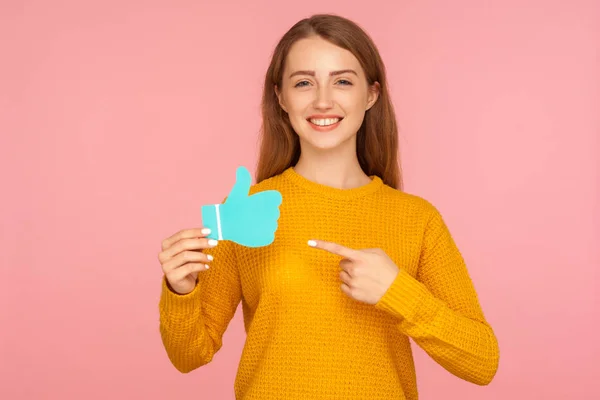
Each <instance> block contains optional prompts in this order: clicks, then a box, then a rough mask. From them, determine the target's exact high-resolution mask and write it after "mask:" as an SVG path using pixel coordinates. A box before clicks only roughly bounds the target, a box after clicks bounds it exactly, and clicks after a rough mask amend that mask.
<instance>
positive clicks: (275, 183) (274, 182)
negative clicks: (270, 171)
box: [249, 174, 283, 194]
mask: <svg viewBox="0 0 600 400" xmlns="http://www.w3.org/2000/svg"><path fill="white" fill-rule="evenodd" d="M282 184H283V174H278V175H275V176H272V177H270V178H267V179H264V180H262V181H260V182H258V183H255V184H253V185H252V186H250V193H249V194H254V193H258V192H264V191H266V190H278V189H280V188H281V186H282Z"/></svg>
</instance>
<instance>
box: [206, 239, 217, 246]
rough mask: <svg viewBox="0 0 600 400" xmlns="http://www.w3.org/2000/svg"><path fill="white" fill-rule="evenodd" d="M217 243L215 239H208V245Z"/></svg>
mask: <svg viewBox="0 0 600 400" xmlns="http://www.w3.org/2000/svg"><path fill="white" fill-rule="evenodd" d="M218 243H219V242H217V241H216V240H215V239H208V245H209V246H216V245H217V244H218Z"/></svg>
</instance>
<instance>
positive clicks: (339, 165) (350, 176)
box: [294, 145, 371, 189]
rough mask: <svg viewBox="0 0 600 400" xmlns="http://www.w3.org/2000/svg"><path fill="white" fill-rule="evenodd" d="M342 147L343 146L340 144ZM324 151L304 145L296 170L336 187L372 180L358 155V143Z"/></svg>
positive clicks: (310, 178) (319, 181) (355, 185)
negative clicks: (364, 169) (363, 168)
mask: <svg viewBox="0 0 600 400" xmlns="http://www.w3.org/2000/svg"><path fill="white" fill-rule="evenodd" d="M340 147H342V146H340ZM343 147H346V148H345V149H344V148H336V149H332V150H326V151H322V150H319V149H314V148H307V146H303V148H302V151H301V154H300V158H299V160H298V163H297V164H296V165H295V166H294V171H296V172H297V173H298V174H300V175H302V176H303V177H305V178H306V179H308V180H310V181H313V182H315V183H319V184H322V185H326V186H330V187H333V188H336V189H353V188H357V187H360V186H363V185H366V184H368V183H369V182H371V178H369V176H367V174H365V173H364V171H363V170H362V168H361V167H360V164H359V162H358V157H357V156H356V145H354V146H343Z"/></svg>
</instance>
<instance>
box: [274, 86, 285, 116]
mask: <svg viewBox="0 0 600 400" xmlns="http://www.w3.org/2000/svg"><path fill="white" fill-rule="evenodd" d="M273 90H275V95H276V96H277V100H278V101H279V106H280V107H281V108H282V109H283V111H285V112H287V110H286V108H285V104H284V103H283V96H282V94H281V91H280V90H279V88H278V87H277V85H275V86H273Z"/></svg>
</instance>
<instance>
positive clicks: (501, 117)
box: [0, 0, 600, 400]
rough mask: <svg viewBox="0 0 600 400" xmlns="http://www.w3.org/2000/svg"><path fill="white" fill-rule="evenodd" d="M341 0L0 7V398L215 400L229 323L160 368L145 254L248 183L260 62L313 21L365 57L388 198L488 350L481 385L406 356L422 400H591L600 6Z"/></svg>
mask: <svg viewBox="0 0 600 400" xmlns="http://www.w3.org/2000/svg"><path fill="white" fill-rule="evenodd" d="M352 4H353V2H349V1H347V0H345V1H304V2H300V3H298V2H285V1H283V2H282V1H280V2H274V1H265V0H260V1H256V0H253V1H244V0H238V1H215V2H210V3H208V2H202V1H182V0H180V1H166V0H163V1H157V0H155V1H116V0H110V1H106V0H105V1H75V0H70V1H68V0H55V1H52V2H50V1H12V2H9V1H3V2H2V4H1V5H0V46H1V47H0V51H1V52H0V57H1V62H0V72H1V73H0V132H1V142H0V165H1V167H2V168H1V171H2V172H0V174H1V183H2V208H1V211H0V212H1V218H2V221H1V224H0V225H1V227H2V231H1V232H2V237H1V246H2V249H1V252H0V256H1V260H0V261H1V264H0V265H1V268H2V278H1V279H0V285H1V287H0V296H1V297H0V301H1V304H2V307H1V308H0V339H1V340H0V346H1V347H0V351H1V353H0V398H6V399H8V398H10V399H89V400H91V399H108V398H110V399H164V398H180V399H183V398H203V399H232V398H233V380H234V377H235V372H236V368H237V362H238V360H239V355H240V352H241V349H242V345H243V340H244V332H243V327H242V323H241V314H240V313H239V310H238V314H237V315H236V317H235V318H234V321H233V322H232V324H231V325H230V329H229V330H228V331H227V333H226V335H225V339H224V342H225V345H224V347H223V349H222V350H221V351H220V352H219V353H218V354H217V356H216V357H215V359H214V361H213V362H212V363H211V364H210V365H208V366H206V367H203V368H201V369H199V370H196V371H194V372H193V373H191V374H190V375H182V374H180V373H178V372H177V371H176V370H175V368H174V367H172V366H171V365H170V363H169V361H168V359H167V356H166V354H165V351H164V349H163V347H162V344H161V341H160V336H159V332H158V308H157V303H158V298H159V289H160V279H161V270H160V266H159V264H158V261H157V257H156V256H157V253H158V251H159V249H160V242H161V240H162V239H163V238H165V237H166V236H168V235H170V234H172V233H174V232H176V231H178V230H180V229H183V228H189V227H196V226H199V225H200V206H201V205H202V204H204V203H208V202H217V201H220V200H221V199H222V198H223V196H224V195H225V194H226V193H227V191H228V190H229V188H230V186H231V185H232V184H233V181H234V176H235V167H237V166H238V165H246V166H248V167H249V168H250V170H251V171H254V165H255V161H256V151H255V148H256V140H257V132H258V129H259V122H260V120H259V117H260V116H259V101H260V92H261V82H262V80H263V74H264V72H265V69H266V67H267V64H268V61H269V55H270V52H271V51H272V49H273V47H274V45H275V43H276V41H277V40H278V39H279V38H280V36H281V35H282V34H283V33H284V32H285V31H286V30H287V29H288V28H289V27H290V26H291V25H292V24H293V23H294V22H296V21H297V20H298V19H300V18H302V17H304V16H308V15H310V14H312V13H316V12H335V13H340V14H341V15H344V16H347V17H349V18H352V19H355V20H356V21H357V22H359V23H360V24H361V25H362V26H364V27H365V28H366V29H367V31H368V32H369V33H370V34H371V35H372V37H373V38H374V40H375V42H376V43H377V44H378V46H379V48H380V50H381V53H382V55H383V57H384V60H385V62H386V65H387V69H388V72H389V78H390V82H391V90H392V93H393V100H394V103H395V106H396V109H397V111H398V118H399V124H400V127H401V145H402V158H403V166H404V170H405V174H406V175H405V179H406V190H407V191H408V192H411V193H415V194H418V195H420V196H423V197H425V198H427V199H429V200H430V201H432V202H433V203H434V204H436V205H437V206H438V208H439V209H440V210H441V211H442V213H443V215H444V216H445V217H446V219H447V221H448V223H449V225H450V228H451V231H452V232H453V234H454V236H455V239H456V241H457V243H458V244H459V247H460V248H461V250H462V251H463V253H464V256H465V258H466V260H467V263H468V265H469V268H470V272H471V275H472V277H473V280H474V282H475V285H476V287H477V290H478V292H479V294H480V300H481V302H482V305H483V307H484V310H485V313H486V316H487V317H488V319H489V320H490V322H491V323H492V324H493V326H494V328H495V330H496V333H497V335H498V338H499V342H500V347H501V361H500V368H499V371H498V374H497V376H496V379H495V380H494V381H493V382H492V384H491V385H490V386H488V387H483V388H482V387H477V386H474V385H472V384H469V383H466V382H463V381H461V380H459V379H458V378H455V377H453V376H451V375H450V374H449V373H447V372H445V371H444V370H443V369H442V368H441V367H439V366H437V364H435V363H434V362H433V361H432V360H430V359H429V358H428V357H427V356H426V355H425V354H424V353H423V352H422V351H421V350H420V349H419V348H417V347H415V352H416V362H417V371H418V378H419V388H420V392H421V398H422V399H440V398H444V399H464V400H468V399H508V398H510V399H545V400H549V399H561V400H564V399H598V398H600V389H599V386H598V384H597V383H594V382H596V380H597V379H598V376H600V368H599V364H600V363H599V362H598V360H599V359H600V351H599V350H600V346H599V344H598V343H599V342H598V339H597V338H598V332H597V328H598V324H599V321H600V318H599V311H598V292H599V283H598V278H599V276H598V274H599V273H598V270H599V264H600V257H599V256H600V254H599V250H598V249H599V243H600V188H599V184H598V183H599V182H600V164H599V159H600V157H599V151H600V140H599V139H600V119H599V111H600V79H599V75H600V72H599V71H600V61H599V54H600V53H599V43H600V29H599V27H600V3H598V2H597V1H594V0H590V1H571V2H569V3H567V2H564V1H557V0H554V1H541V0H540V1H515V0H513V1H487V2H482V1H478V0H460V1H457V0H455V1H452V2H450V1H445V0H437V1H432V0H430V1H419V2H417V1H396V2H393V1H389V0H381V1H369V2H368V5H367V3H364V2H356V3H354V5H352ZM567 4H570V5H567Z"/></svg>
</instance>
